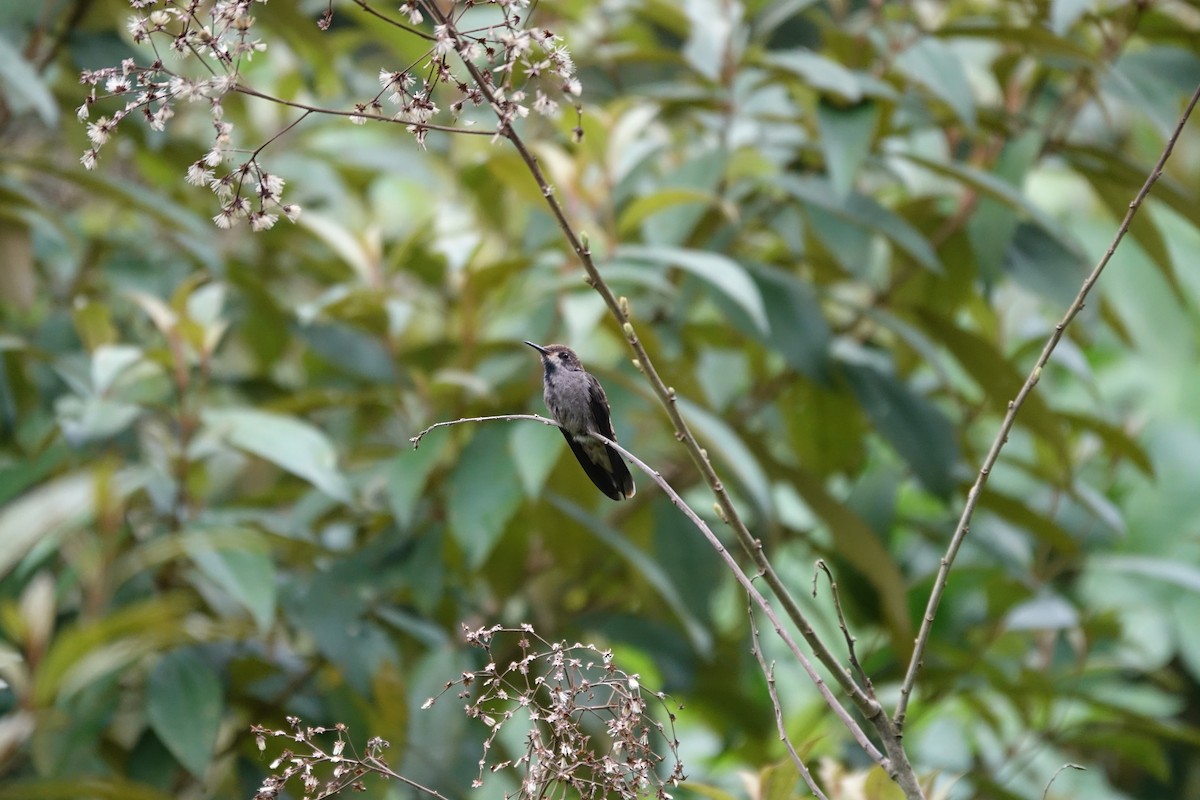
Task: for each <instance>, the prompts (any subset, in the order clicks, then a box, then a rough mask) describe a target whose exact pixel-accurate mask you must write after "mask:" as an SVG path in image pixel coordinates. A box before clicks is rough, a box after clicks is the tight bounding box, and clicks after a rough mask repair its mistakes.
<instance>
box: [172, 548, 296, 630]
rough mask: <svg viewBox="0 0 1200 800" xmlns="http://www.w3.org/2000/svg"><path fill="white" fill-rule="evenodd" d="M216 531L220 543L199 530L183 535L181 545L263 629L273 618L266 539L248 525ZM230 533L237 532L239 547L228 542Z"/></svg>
mask: <svg viewBox="0 0 1200 800" xmlns="http://www.w3.org/2000/svg"><path fill="white" fill-rule="evenodd" d="M214 533H217V531H214ZM219 533H221V534H223V535H222V543H221V546H214V544H213V543H212V540H211V539H210V538H208V537H206V536H204V535H203V534H202V535H199V536H188V537H186V538H185V539H184V547H185V548H186V549H187V551H188V554H189V555H190V556H191V558H192V561H193V562H194V563H195V564H196V566H197V567H199V568H200V571H201V572H203V573H204V574H205V576H207V577H208V579H209V580H211V581H212V582H213V583H215V584H217V585H218V586H220V587H221V588H222V589H224V590H225V592H227V593H228V594H229V596H230V597H232V598H233V599H234V600H236V601H237V602H238V603H239V604H240V605H242V606H243V607H244V608H245V609H246V610H247V611H249V612H250V615H251V616H252V617H253V618H254V623H255V625H257V626H258V630H259V632H260V633H266V632H267V631H268V630H270V628H271V625H272V623H273V622H274V621H275V597H276V587H275V581H276V578H275V566H274V564H273V563H272V562H271V558H270V556H269V555H268V554H267V551H266V547H265V542H264V541H263V539H262V538H261V537H260V536H259V534H258V533H257V532H256V531H253V530H250V529H241V530H229V531H219ZM229 534H240V537H241V546H240V547H237V548H233V547H230V546H229V545H228V539H227V538H225V537H227V536H228V535H229Z"/></svg>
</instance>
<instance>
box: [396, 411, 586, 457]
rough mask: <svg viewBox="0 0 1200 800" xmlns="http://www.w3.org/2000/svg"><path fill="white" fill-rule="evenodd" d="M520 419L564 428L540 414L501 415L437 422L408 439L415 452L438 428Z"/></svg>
mask: <svg viewBox="0 0 1200 800" xmlns="http://www.w3.org/2000/svg"><path fill="white" fill-rule="evenodd" d="M518 419H528V420H532V421H534V422H540V423H542V424H543V425H551V426H553V427H555V428H561V427H562V426H561V425H559V424H558V423H557V422H555V421H554V420H552V419H550V418H548V417H543V416H539V415H538V414H500V415H497V416H494V417H464V418H463V419H451V420H447V421H445V422H435V423H434V424H433V425H430V426H429V427H428V428H426V429H425V430H423V431H421V432H420V433H418V434H417V435H416V436H410V437H408V440H409V441H410V442H412V446H413V450H416V449H417V448H418V447H420V446H421V440H422V439H424V438H425V434H427V433H429V432H430V431H434V430H437V429H438V428H446V427H449V426H451V425H462V424H463V423H464V422H496V421H500V420H504V421H505V422H512V421H513V420H518Z"/></svg>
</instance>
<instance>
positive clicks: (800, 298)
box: [751, 265, 832, 380]
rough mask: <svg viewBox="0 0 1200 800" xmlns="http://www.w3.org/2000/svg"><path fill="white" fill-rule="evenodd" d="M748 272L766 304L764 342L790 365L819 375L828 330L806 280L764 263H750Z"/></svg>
mask: <svg viewBox="0 0 1200 800" xmlns="http://www.w3.org/2000/svg"><path fill="white" fill-rule="evenodd" d="M751 275H752V276H753V277H754V281H755V283H757V284H758V291H759V294H761V295H762V298H763V303H764V305H765V308H766V313H767V325H768V331H769V333H768V334H767V336H766V340H767V342H768V343H769V344H770V345H771V347H772V348H773V349H774V350H775V351H777V352H779V353H781V354H782V355H783V357H784V358H785V359H787V362H788V364H790V365H791V366H792V367H794V368H796V369H797V370H799V371H800V372H802V373H804V374H805V375H807V376H808V377H810V378H812V379H814V380H821V379H823V378H824V377H825V375H826V367H827V363H828V361H829V342H830V340H831V338H832V334H831V332H830V330H829V324H828V323H827V322H826V321H825V315H824V313H822V311H821V304H820V303H819V302H818V301H817V297H816V294H815V293H814V292H813V290H812V287H811V286H810V284H808V283H806V282H804V281H801V280H799V279H798V278H796V277H795V276H794V275H791V274H790V273H787V272H784V271H783V270H779V269H774V268H772V267H767V266H759V265H755V266H753V267H752V268H751Z"/></svg>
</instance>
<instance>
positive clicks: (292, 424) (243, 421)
mask: <svg viewBox="0 0 1200 800" xmlns="http://www.w3.org/2000/svg"><path fill="white" fill-rule="evenodd" d="M201 418H202V419H203V421H204V424H205V425H206V426H208V427H209V428H211V429H212V431H211V432H212V433H215V434H217V435H219V436H221V437H223V438H224V439H225V440H226V441H228V442H229V443H230V444H231V445H233V446H234V447H237V448H240V449H242V450H245V451H247V452H250V453H253V454H254V455H256V456H259V457H260V458H264V459H266V460H267V461H270V462H271V463H272V464H275V465H276V466H278V467H280V468H281V469H284V470H287V471H288V472H290V473H292V474H293V475H297V476H299V477H301V478H303V479H304V480H306V481H308V482H309V483H311V484H312V485H313V486H315V487H317V488H318V489H320V490H321V491H322V492H324V493H325V494H327V495H329V496H330V497H332V498H333V499H335V500H340V501H341V502H343V503H349V502H350V500H351V498H350V489H349V487H348V486H347V484H346V480H345V478H344V477H343V476H342V473H341V472H339V471H338V468H337V452H336V451H335V450H334V447H333V443H332V442H331V441H330V440H329V438H328V437H327V436H326V435H325V434H324V433H323V432H322V431H321V430H320V429H318V428H316V427H314V426H312V425H310V424H308V423H307V422H304V421H302V420H300V419H297V418H295V417H289V416H284V415H282V414H273V413H270V412H266V411H259V410H257V409H253V408H220V409H217V408H211V409H205V410H204V411H203V412H202V413H201Z"/></svg>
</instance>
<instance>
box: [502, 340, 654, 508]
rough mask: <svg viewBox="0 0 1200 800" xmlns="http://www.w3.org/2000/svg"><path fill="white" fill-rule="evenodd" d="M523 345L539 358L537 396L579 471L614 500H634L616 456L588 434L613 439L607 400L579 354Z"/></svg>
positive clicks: (559, 347)
mask: <svg viewBox="0 0 1200 800" xmlns="http://www.w3.org/2000/svg"><path fill="white" fill-rule="evenodd" d="M525 344H527V345H529V346H530V347H532V348H533V349H534V350H537V351H538V352H539V353H541V355H542V368H543V370H544V373H543V376H542V380H543V384H544V391H543V394H542V397H543V398H544V399H545V401H546V408H548V409H550V415H551V416H552V417H554V419H555V420H556V421H557V422H558V424H559V425H560V426H561V428H560V430H562V434H563V438H564V439H566V440H567V444H568V445H570V447H571V452H572V453H574V454H575V458H576V459H578V460H579V465H580V466H581V467H583V471H584V472H586V473H587V476H588V477H589V478H591V479H592V483H594V484H596V487H597V488H598V489H600V491H602V492H604V493H605V494H606V495H608V496H609V497H611V498H612V499H613V500H623V499H626V498H629V497H633V494H634V492H635V491H636V489H635V488H634V485H633V476H632V475H630V474H629V467H627V466H626V465H625V461H624V460H623V459H622V458H621V455H620V453H618V452H617V451H616V450H613V449H612V448H611V447H609V446H608V445H606V444H604V443H603V442H601V441H599V440H597V439H594V438H592V436H591V435H590V432H591V431H594V432H596V433H598V434H600V435H601V436H603V437H605V438H607V439H611V440H613V441H614V442H615V441H616V440H617V434H616V433H615V432H614V431H613V426H612V419H611V415H610V413H609V408H608V398H607V397H606V396H605V395H604V387H603V386H601V385H600V381H598V380H596V378H595V376H594V375H591V374H590V373H588V372H587V371H586V370H584V368H583V364H581V363H580V362H579V356H577V355H575V351H574V350H572V349H571V348H569V347H567V346H566V345H562V344H549V345H546V346H545V347H543V346H542V345H540V344H534V343H533V342H525Z"/></svg>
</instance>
